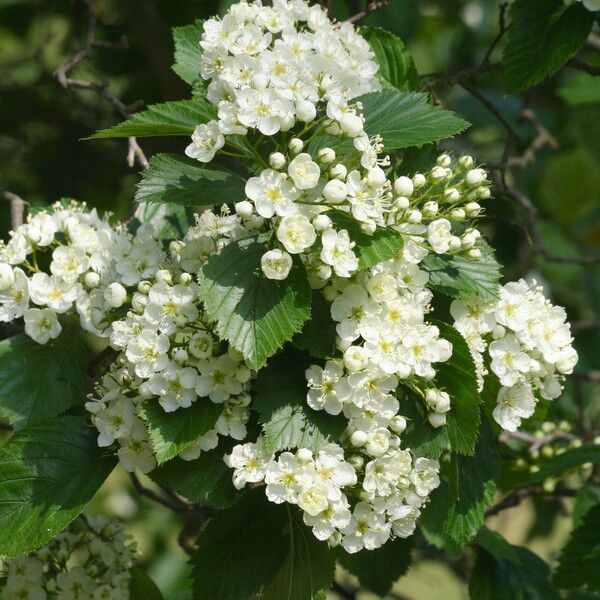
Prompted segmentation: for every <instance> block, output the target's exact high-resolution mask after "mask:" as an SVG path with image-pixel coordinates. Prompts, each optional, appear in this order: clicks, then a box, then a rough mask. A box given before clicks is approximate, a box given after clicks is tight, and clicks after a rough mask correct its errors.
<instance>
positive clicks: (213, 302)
mask: <svg viewBox="0 0 600 600" xmlns="http://www.w3.org/2000/svg"><path fill="white" fill-rule="evenodd" d="M267 249H268V248H267V246H266V244H264V243H262V242H260V241H258V240H257V239H255V238H253V239H250V240H243V241H239V242H233V243H232V244H229V245H228V246H226V247H225V248H223V250H221V252H219V253H218V254H215V255H213V256H211V257H210V258H209V260H208V261H207V263H206V264H205V265H204V266H203V267H202V270H201V271H200V273H199V275H198V280H199V283H200V291H199V296H200V299H201V300H203V301H204V306H205V308H206V312H207V314H208V317H209V319H211V320H213V321H216V323H217V325H216V331H217V334H218V335H219V336H220V337H221V338H223V339H226V340H228V341H229V342H230V343H231V345H232V346H233V347H234V348H236V349H237V350H239V351H240V352H241V353H242V354H243V355H244V356H245V358H246V359H247V360H248V362H249V363H250V365H251V366H252V367H253V368H259V367H261V366H262V365H263V364H264V363H265V361H266V359H267V358H268V357H269V356H271V355H272V354H274V353H275V352H276V351H277V350H278V349H279V348H281V346H282V345H283V344H284V343H285V342H287V341H289V340H290V339H292V337H293V336H294V334H295V333H297V332H298V331H300V330H301V328H302V324H303V323H304V322H305V321H306V320H307V319H308V318H309V317H310V302H311V292H310V286H309V284H308V279H307V278H306V273H305V271H304V267H303V266H302V264H301V263H300V261H299V260H295V261H294V265H293V266H292V270H291V271H290V274H289V275H288V277H287V279H285V280H284V281H275V280H273V279H267V278H266V277H265V275H264V274H263V272H262V270H261V268H260V259H261V256H262V255H263V254H264V253H265V252H266V251H267Z"/></svg>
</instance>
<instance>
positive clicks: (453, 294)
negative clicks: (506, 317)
mask: <svg viewBox="0 0 600 600" xmlns="http://www.w3.org/2000/svg"><path fill="white" fill-rule="evenodd" d="M479 249H480V250H481V258H480V259H478V260H469V259H468V258H465V257H462V256H449V255H446V254H433V253H431V252H430V253H429V254H428V255H427V256H426V257H425V258H424V259H423V261H422V262H421V267H422V268H423V269H424V270H425V271H427V272H428V273H429V284H428V286H429V287H430V288H432V289H434V290H436V291H438V292H440V293H442V294H445V295H446V296H450V298H461V299H463V300H467V301H469V300H471V301H473V300H475V301H480V302H482V301H483V302H485V301H490V302H493V301H495V300H498V289H499V285H500V284H499V280H500V265H499V264H498V262H497V261H496V259H495V258H494V251H493V250H492V248H491V247H490V246H489V245H488V244H486V243H483V242H482V243H481V244H480V245H479Z"/></svg>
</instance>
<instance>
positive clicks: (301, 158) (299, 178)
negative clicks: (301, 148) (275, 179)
mask: <svg viewBox="0 0 600 600" xmlns="http://www.w3.org/2000/svg"><path fill="white" fill-rule="evenodd" d="M288 173H289V175H290V177H291V178H292V180H293V181H294V185H295V186H296V187H297V188H298V189H299V190H310V189H312V188H314V187H315V186H316V185H317V183H319V177H320V176H321V168H320V167H319V165H318V164H317V163H316V162H314V161H313V160H312V157H311V155H310V154H307V153H306V152H302V153H301V154H298V156H296V158H294V160H292V162H290V164H289V165H288Z"/></svg>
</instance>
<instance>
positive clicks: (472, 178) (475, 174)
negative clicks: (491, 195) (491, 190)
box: [466, 169, 487, 187]
mask: <svg viewBox="0 0 600 600" xmlns="http://www.w3.org/2000/svg"><path fill="white" fill-rule="evenodd" d="M486 177H487V176H486V173H485V171H484V170H483V169H471V170H470V171H469V172H468V173H467V178H466V179H467V184H468V185H470V186H472V187H475V186H478V185H481V184H482V183H483V182H484V181H485V180H486Z"/></svg>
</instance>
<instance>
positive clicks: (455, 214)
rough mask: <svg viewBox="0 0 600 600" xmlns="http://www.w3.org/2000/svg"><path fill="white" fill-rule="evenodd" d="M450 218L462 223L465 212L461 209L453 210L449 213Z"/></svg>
mask: <svg viewBox="0 0 600 600" xmlns="http://www.w3.org/2000/svg"><path fill="white" fill-rule="evenodd" d="M450 216H451V217H452V218H453V219H454V220H455V221H463V220H464V218H465V217H466V214H465V211H464V210H463V209H462V208H454V209H452V210H451V211H450Z"/></svg>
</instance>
